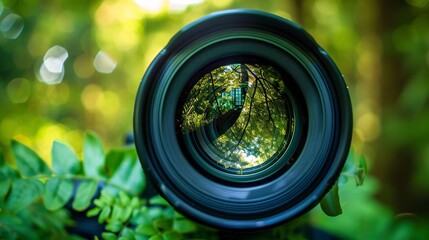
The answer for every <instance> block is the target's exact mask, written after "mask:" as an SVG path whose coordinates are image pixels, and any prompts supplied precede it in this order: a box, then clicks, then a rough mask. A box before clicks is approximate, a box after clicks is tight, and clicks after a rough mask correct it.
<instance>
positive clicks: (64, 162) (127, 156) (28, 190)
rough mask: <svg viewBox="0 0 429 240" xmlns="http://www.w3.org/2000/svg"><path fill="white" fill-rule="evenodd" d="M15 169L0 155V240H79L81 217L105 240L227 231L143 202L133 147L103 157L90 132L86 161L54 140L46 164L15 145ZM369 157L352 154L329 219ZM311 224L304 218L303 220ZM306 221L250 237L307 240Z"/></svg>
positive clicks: (157, 239) (164, 239)
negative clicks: (90, 221)
mask: <svg viewBox="0 0 429 240" xmlns="http://www.w3.org/2000/svg"><path fill="white" fill-rule="evenodd" d="M11 148H12V152H13V155H14V157H15V162H16V166H11V165H10V164H8V163H6V161H5V159H4V156H3V153H2V152H0V239H81V237H80V236H74V235H73V234H71V233H70V231H69V227H72V226H73V225H74V224H79V222H75V221H74V219H73V214H74V213H76V212H83V213H84V214H85V215H86V217H87V218H93V219H94V221H97V222H98V224H99V225H101V226H103V229H104V231H103V232H102V233H101V234H100V235H98V236H97V235H96V234H95V235H96V236H95V237H94V238H95V239H99V238H100V237H101V238H102V239H107V240H110V239H120V240H125V239H136V240H140V239H149V240H170V239H216V238H218V237H219V238H222V233H221V232H214V230H211V229H208V228H205V227H203V226H200V225H198V224H197V223H195V222H192V221H191V220H188V219H186V218H185V217H184V216H182V215H181V214H179V213H177V212H175V211H174V209H173V208H172V207H171V206H170V205H169V204H168V203H167V202H166V201H165V200H164V199H163V198H161V197H160V196H154V197H151V198H149V199H145V198H142V197H141V196H142V193H143V191H144V190H145V187H146V179H145V177H144V175H143V171H142V169H141V166H140V163H139V161H138V158H137V154H136V152H135V149H134V147H122V148H117V149H112V150H110V151H108V152H107V153H105V152H104V149H103V146H102V144H101V142H100V140H99V138H98V137H97V136H96V135H94V134H88V135H86V137H85V139H84V147H83V161H80V160H79V158H78V156H77V154H76V153H75V152H74V151H73V149H71V148H70V147H69V146H67V145H66V144H64V143H62V142H60V141H54V143H53V145H52V151H51V155H52V165H51V166H48V165H47V164H46V162H45V161H43V159H41V158H40V157H39V156H38V155H37V153H35V152H34V151H33V150H31V149H30V148H28V147H27V146H25V145H23V144H21V143H19V142H17V141H12V144H11ZM365 172H366V165H365V160H364V159H363V157H362V156H360V155H357V154H356V153H354V152H353V151H351V153H350V155H349V159H348V161H347V164H346V166H345V168H344V170H343V172H342V174H341V177H340V179H339V181H338V182H337V184H336V185H335V186H334V187H333V188H332V190H331V192H330V193H329V194H328V195H327V196H326V197H325V199H324V200H323V201H322V203H321V206H322V209H323V210H324V211H325V213H327V215H338V214H339V213H341V206H340V204H339V196H338V186H341V185H342V184H343V183H344V182H347V181H348V179H349V178H353V179H354V180H355V181H356V184H357V185H361V184H362V183H363V176H364V173H365ZM304 220H305V219H304ZM303 222H305V221H302V220H301V221H299V220H297V221H294V222H292V223H288V224H285V225H283V226H280V227H277V228H275V229H273V230H272V231H270V232H269V233H261V234H252V235H249V236H247V237H246V238H249V239H265V238H266V237H273V238H276V239H290V238H293V239H302V238H303V237H304V235H303V233H302V226H303V225H304V224H305V223H303Z"/></svg>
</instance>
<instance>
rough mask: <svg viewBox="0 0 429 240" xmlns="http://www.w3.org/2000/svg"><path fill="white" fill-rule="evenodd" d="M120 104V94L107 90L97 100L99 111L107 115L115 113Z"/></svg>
mask: <svg viewBox="0 0 429 240" xmlns="http://www.w3.org/2000/svg"><path fill="white" fill-rule="evenodd" d="M119 105H120V104H119V97H118V95H117V94H116V93H114V92H111V91H105V92H104V93H103V94H102V95H101V98H100V99H99V101H98V102H97V108H98V111H99V112H100V113H103V114H105V115H114V114H115V113H116V111H117V110H118V109H119Z"/></svg>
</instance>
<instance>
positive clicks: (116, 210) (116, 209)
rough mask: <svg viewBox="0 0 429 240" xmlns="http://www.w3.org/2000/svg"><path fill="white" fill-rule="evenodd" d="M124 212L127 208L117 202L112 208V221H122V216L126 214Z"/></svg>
mask: <svg viewBox="0 0 429 240" xmlns="http://www.w3.org/2000/svg"><path fill="white" fill-rule="evenodd" d="M124 212H125V209H124V208H123V207H122V206H120V205H118V204H115V205H114V206H113V210H112V217H111V218H112V221H120V220H121V219H122V217H121V216H122V215H123V214H124Z"/></svg>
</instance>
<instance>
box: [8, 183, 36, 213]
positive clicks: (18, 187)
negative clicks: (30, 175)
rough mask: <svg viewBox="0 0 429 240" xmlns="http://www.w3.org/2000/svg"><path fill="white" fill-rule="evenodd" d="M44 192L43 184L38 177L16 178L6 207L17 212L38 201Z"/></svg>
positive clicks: (12, 211)
mask: <svg viewBox="0 0 429 240" xmlns="http://www.w3.org/2000/svg"><path fill="white" fill-rule="evenodd" d="M42 192H43V184H42V183H41V182H40V181H39V180H37V179H15V180H14V181H13V182H12V189H11V192H10V195H9V197H8V198H7V202H6V208H7V209H8V210H9V211H10V212H11V213H17V212H19V211H20V210H22V209H23V208H26V207H28V206H29V205H31V204H32V203H33V202H34V201H36V200H37V199H38V198H39V197H40V195H41V194H42Z"/></svg>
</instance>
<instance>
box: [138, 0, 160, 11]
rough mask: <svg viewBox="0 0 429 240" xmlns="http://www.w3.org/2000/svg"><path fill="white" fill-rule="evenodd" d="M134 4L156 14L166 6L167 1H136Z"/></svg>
mask: <svg viewBox="0 0 429 240" xmlns="http://www.w3.org/2000/svg"><path fill="white" fill-rule="evenodd" d="M134 2H135V3H136V4H137V5H138V6H139V7H141V8H142V9H144V10H147V11H149V12H152V13H156V12H159V11H161V10H162V8H163V7H164V6H165V4H166V1H165V0H134Z"/></svg>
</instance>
